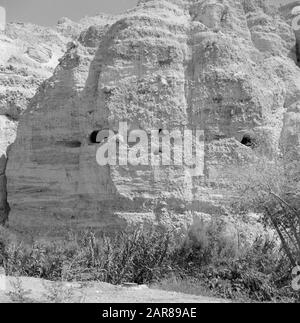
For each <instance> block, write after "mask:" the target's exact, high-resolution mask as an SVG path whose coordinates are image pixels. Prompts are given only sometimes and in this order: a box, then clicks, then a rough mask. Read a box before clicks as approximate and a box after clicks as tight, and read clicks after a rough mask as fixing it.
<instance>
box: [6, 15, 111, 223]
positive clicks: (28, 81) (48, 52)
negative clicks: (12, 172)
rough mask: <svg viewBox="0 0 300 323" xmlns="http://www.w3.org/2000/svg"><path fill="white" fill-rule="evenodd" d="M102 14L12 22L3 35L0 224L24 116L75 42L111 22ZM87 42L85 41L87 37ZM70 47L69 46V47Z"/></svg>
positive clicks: (109, 18)
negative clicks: (9, 161) (45, 22)
mask: <svg viewBox="0 0 300 323" xmlns="http://www.w3.org/2000/svg"><path fill="white" fill-rule="evenodd" d="M111 19H112V18H111V17H109V16H105V15H101V16H95V17H90V18H84V19H82V20H81V21H80V22H78V23H75V22H72V21H71V20H69V19H65V18H63V19H61V20H60V21H59V23H58V25H57V27H56V28H46V27H39V26H35V25H31V24H23V23H10V24H7V25H6V26H5V30H3V31H1V32H0V48H1V52H0V156H1V159H3V161H5V162H3V163H2V162H1V166H0V172H1V175H0V176H1V177H0V191H1V192H3V194H1V193H0V196H1V198H0V200H1V201H2V202H0V222H3V220H4V219H5V218H6V217H7V210H8V205H7V203H6V202H5V201H6V184H5V183H6V179H5V165H6V152H7V148H8V147H9V145H10V144H11V143H13V142H14V140H15V136H16V130H17V125H18V121H19V118H20V116H21V115H22V114H23V112H24V111H25V110H26V108H27V106H28V104H29V101H30V100H31V99H32V97H33V96H34V94H35V93H36V91H37V88H38V87H39V86H40V85H41V84H42V83H43V81H44V80H45V79H48V78H49V77H51V76H52V75H53V72H54V69H55V68H56V66H57V65H58V63H59V60H60V58H61V57H62V56H63V55H64V53H65V52H66V50H67V47H68V46H72V44H73V43H72V40H73V39H74V40H75V39H77V38H78V37H79V36H80V35H81V34H84V35H86V34H87V35H88V34H89V32H88V28H89V27H90V26H92V25H93V24H97V26H98V28H101V27H103V28H104V26H105V25H106V24H108V23H109V22H110V21H111ZM83 41H85V39H84V38H83ZM68 44H69V45H68Z"/></svg>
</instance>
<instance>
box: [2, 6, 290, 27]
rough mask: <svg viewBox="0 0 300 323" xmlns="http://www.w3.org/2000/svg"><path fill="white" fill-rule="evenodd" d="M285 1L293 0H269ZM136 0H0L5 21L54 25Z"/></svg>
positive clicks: (117, 9) (119, 8)
mask: <svg viewBox="0 0 300 323" xmlns="http://www.w3.org/2000/svg"><path fill="white" fill-rule="evenodd" d="M270 1H272V2H274V3H286V2H292V1H293V0H270ZM136 3H137V0H0V6H2V7H5V8H6V11H7V21H8V22H10V21H14V22H31V23H35V24H38V25H46V26H52V25H56V23H57V21H58V19H59V18H61V17H68V18H70V19H72V20H75V21H77V20H79V19H80V18H82V17H84V16H86V15H88V16H92V15H95V14H97V13H101V12H103V13H121V12H124V11H125V10H126V9H130V8H132V7H134V6H135V4H136Z"/></svg>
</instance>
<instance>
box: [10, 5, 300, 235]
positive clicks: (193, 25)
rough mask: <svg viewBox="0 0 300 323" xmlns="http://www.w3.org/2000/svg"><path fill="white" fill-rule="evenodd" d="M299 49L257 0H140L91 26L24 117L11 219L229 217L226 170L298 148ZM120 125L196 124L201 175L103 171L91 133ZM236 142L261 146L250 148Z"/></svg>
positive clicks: (114, 223) (94, 221) (13, 166)
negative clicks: (288, 146)
mask: <svg viewBox="0 0 300 323" xmlns="http://www.w3.org/2000/svg"><path fill="white" fill-rule="evenodd" d="M295 46H296V38H295V34H294V32H293V30H292V28H291V26H290V25H289V23H287V22H286V19H285V18H284V17H281V16H280V15H279V13H278V12H277V13H276V12H274V11H272V10H269V9H268V7H266V6H264V5H262V4H261V1H242V0H241V1H238V0H223V1H212V0H203V1H192V0H190V1H188V0H186V1H184V0H160V1H158V0H149V1H140V3H139V5H138V6H137V7H136V8H135V9H133V10H131V11H129V12H127V13H126V14H124V15H123V16H120V17H118V19H116V21H115V22H112V25H110V26H109V25H108V26H106V27H104V28H102V27H101V28H99V27H96V26H95V27H92V28H89V29H88V30H87V31H86V32H84V33H83V34H82V35H81V36H80V42H79V43H78V44H76V45H74V46H71V47H70V48H69V50H68V52H67V53H66V54H65V56H64V58H63V59H62V60H61V62H60V64H59V66H58V67H57V68H56V70H55V73H54V75H53V76H52V77H51V78H50V79H49V80H47V81H46V82H45V83H44V84H43V85H42V86H41V87H40V88H39V91H38V93H37V94H36V96H35V97H34V99H33V100H32V101H31V103H30V105H29V108H28V109H27V110H26V112H25V113H24V115H23V116H22V119H21V122H20V125H19V129H18V136H17V140H16V143H15V144H14V145H13V147H12V149H11V151H10V155H9V161H8V167H7V176H8V199H9V203H10V206H11V209H12V211H11V221H18V223H23V224H24V225H27V226H32V225H34V224H38V225H41V224H43V225H45V226H46V225H47V223H51V224H52V225H53V219H61V220H62V221H65V220H69V219H71V220H72V221H74V222H75V223H76V224H77V225H95V226H97V225H98V226H101V227H103V228H106V229H107V230H110V229H115V228H119V227H120V226H122V225H124V224H125V223H128V222H131V221H132V222H145V221H146V222H151V223H160V224H164V225H168V226H169V225H171V226H175V227H178V226H182V225H186V224H191V223H193V221H198V220H197V217H198V218H205V215H209V216H210V215H226V207H225V206H226V201H227V199H228V196H229V195H230V192H229V190H228V187H227V186H226V185H223V184H222V181H221V180H220V175H221V172H222V169H223V167H224V166H226V165H232V164H233V163H237V164H238V163H240V164H243V163H247V161H249V159H251V156H252V155H253V154H263V155H266V156H267V157H268V158H270V159H272V158H273V157H274V156H276V155H277V154H278V153H280V152H281V148H280V143H281V142H282V141H283V142H284V145H285V143H286V142H289V141H290V138H291V137H292V138H294V139H295V143H296V144H297V145H298V148H297V149H299V124H298V121H299V111H298V110H299V109H298V108H297V107H295V105H297V103H299V100H300V69H299V68H298V67H297V65H296V47H295ZM46 55H47V54H46V53H44V54H43V55H40V56H42V57H41V58H40V59H43V58H44V56H46ZM33 56H35V55H34V53H33ZM119 121H127V122H128V124H129V125H130V127H131V129H139V128H142V129H145V130H147V131H150V130H151V129H170V130H171V129H176V128H181V127H187V128H190V129H193V128H198V129H203V130H204V131H205V143H206V144H205V174H204V176H201V177H191V176H190V172H189V170H188V169H187V167H174V166H169V167H167V166H164V167H152V166H147V167H146V166H140V167H133V166H128V167H121V166H113V167H100V166H99V165H98V164H97V163H96V149H97V148H98V146H97V145H93V144H92V143H91V142H90V140H89V137H90V134H91V133H92V132H93V131H97V130H102V129H105V128H110V129H114V130H117V128H118V122H119ZM285 127H288V128H285ZM286 129H288V130H286ZM243 138H244V140H245V138H248V139H249V138H250V140H255V141H256V142H259V147H257V148H256V151H255V152H254V151H253V150H252V149H251V148H250V147H247V146H245V145H243V144H242V143H241V142H243ZM296 138H298V139H296ZM294 148H295V147H293V149H294Z"/></svg>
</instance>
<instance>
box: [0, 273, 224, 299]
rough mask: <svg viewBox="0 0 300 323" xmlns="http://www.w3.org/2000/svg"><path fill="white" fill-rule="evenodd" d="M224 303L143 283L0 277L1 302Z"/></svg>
mask: <svg viewBox="0 0 300 323" xmlns="http://www.w3.org/2000/svg"><path fill="white" fill-rule="evenodd" d="M12 302H57V303H135V302H136V303H160V302H163V303H226V302H227V301H225V300H221V299H217V298H209V297H202V296H194V295H187V294H182V293H175V292H167V291H161V290H156V289H151V288H149V287H147V286H145V285H143V286H135V285H133V286H132V285H128V286H126V285H125V286H124V285H123V286H113V285H110V284H107V283H99V282H90V283H53V282H49V281H45V280H42V279H36V278H27V277H20V278H2V279H1V281H0V303H12Z"/></svg>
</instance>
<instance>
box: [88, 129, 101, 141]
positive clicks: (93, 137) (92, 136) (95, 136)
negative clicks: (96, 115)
mask: <svg viewBox="0 0 300 323" xmlns="http://www.w3.org/2000/svg"><path fill="white" fill-rule="evenodd" d="M99 132H100V130H96V131H93V132H92V133H91V134H90V143H91V144H100V141H98V134H99Z"/></svg>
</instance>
